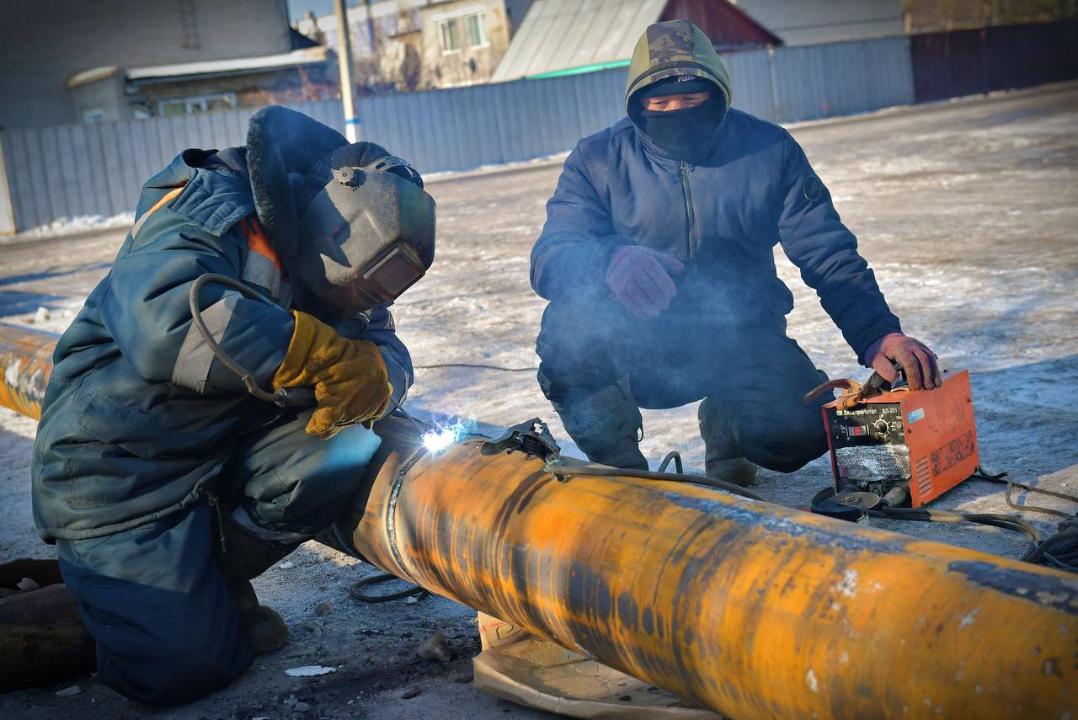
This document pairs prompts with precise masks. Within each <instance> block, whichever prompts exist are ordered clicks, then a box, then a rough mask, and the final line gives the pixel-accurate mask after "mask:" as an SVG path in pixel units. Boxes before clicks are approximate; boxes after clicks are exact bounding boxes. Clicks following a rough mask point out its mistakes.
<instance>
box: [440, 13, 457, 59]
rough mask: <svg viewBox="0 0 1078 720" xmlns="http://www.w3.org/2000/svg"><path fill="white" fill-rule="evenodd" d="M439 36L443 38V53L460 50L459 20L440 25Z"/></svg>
mask: <svg viewBox="0 0 1078 720" xmlns="http://www.w3.org/2000/svg"><path fill="white" fill-rule="evenodd" d="M438 34H439V35H440V36H441V38H442V53H443V54H445V53H452V52H457V51H458V50H460V23H459V21H458V20H457V18H452V19H450V20H443V21H441V22H440V23H438Z"/></svg>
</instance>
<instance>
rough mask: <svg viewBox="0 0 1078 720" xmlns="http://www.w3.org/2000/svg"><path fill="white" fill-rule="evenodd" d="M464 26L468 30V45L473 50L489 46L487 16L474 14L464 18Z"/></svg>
mask: <svg viewBox="0 0 1078 720" xmlns="http://www.w3.org/2000/svg"><path fill="white" fill-rule="evenodd" d="M464 26H465V27H466V28H467V29H468V44H469V45H471V46H472V47H473V48H481V47H486V46H487V45H489V44H490V41H489V40H488V39H487V16H486V14H484V13H475V14H474V15H468V16H467V17H465V18H464Z"/></svg>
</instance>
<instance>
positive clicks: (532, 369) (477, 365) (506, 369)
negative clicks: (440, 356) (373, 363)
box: [412, 363, 539, 372]
mask: <svg viewBox="0 0 1078 720" xmlns="http://www.w3.org/2000/svg"><path fill="white" fill-rule="evenodd" d="M412 367H413V368H415V369H416V370H439V369H442V368H470V369H472V370H497V371H499V372H538V371H539V368H538V367H502V366H501V365H484V364H483V363H435V364H433V365H413V366H412Z"/></svg>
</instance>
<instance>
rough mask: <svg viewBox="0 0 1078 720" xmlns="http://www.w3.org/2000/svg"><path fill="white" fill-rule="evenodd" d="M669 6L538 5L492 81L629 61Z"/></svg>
mask: <svg viewBox="0 0 1078 720" xmlns="http://www.w3.org/2000/svg"><path fill="white" fill-rule="evenodd" d="M665 5H666V0H536V1H535V2H534V3H533V4H532V6H531V8H530V9H529V10H528V14H527V15H526V16H525V17H524V22H523V23H521V25H520V29H519V30H517V34H516V36H514V37H513V41H512V42H511V43H510V44H509V49H508V50H507V51H506V53H505V57H503V58H502V61H501V63H499V64H498V69H497V70H495V71H494V75H493V77H492V78H491V80H493V81H494V82H500V81H503V80H516V79H517V78H522V77H527V76H529V75H542V74H547V73H551V72H556V71H559V70H570V69H573V68H579V67H587V66H604V65H609V64H610V63H616V62H618V61H622V60H624V61H628V59H629V58H630V57H632V54H633V46H635V45H636V41H637V39H638V38H639V37H640V34H641V33H643V32H644V30H645V29H646V28H647V26H648V25H650V24H652V23H653V22H655V21H656V20H658V18H659V14H660V13H662V11H663V7H664V6H665Z"/></svg>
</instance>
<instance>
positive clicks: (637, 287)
mask: <svg viewBox="0 0 1078 720" xmlns="http://www.w3.org/2000/svg"><path fill="white" fill-rule="evenodd" d="M730 94H731V92H730V78H729V75H728V74H727V71H726V68H725V67H724V66H723V63H722V60H720V58H719V56H718V55H717V54H716V53H715V50H714V47H713V46H712V44H711V41H710V40H709V39H708V38H707V36H706V35H705V34H704V33H703V32H702V31H701V30H700V29H698V28H697V27H695V26H694V25H692V24H691V23H689V22H687V21H684V20H676V21H670V22H662V23H657V24H655V25H652V26H651V27H649V28H648V29H647V31H646V32H645V34H644V36H643V37H642V38H640V41H639V42H638V43H637V46H636V50H635V51H634V53H633V58H632V62H631V64H630V66H629V83H628V88H627V90H626V94H625V108H626V112H627V115H628V117H627V118H625V119H623V120H622V121H621V122H619V123H617V124H616V125H614V126H612V127H610V128H608V129H607V130H604V131H602V132H600V133H597V134H595V135H592V136H591V137H588V138H585V139H583V140H581V141H580V142H579V143H578V144H577V146H576V149H575V150H574V151H573V152H572V153H571V154H570V155H569V158H568V159H567V160H566V162H565V168H564V170H563V171H562V174H561V178H560V179H559V181H558V187H557V190H556V191H555V193H554V196H553V197H552V198H551V199H550V202H549V203H548V204H547V222H546V226H545V227H544V228H543V233H542V235H541V237H540V238H539V240H538V242H537V243H536V245H535V248H534V249H533V251H532V265H531V280H532V287H533V288H534V289H535V290H536V292H538V293H539V294H540V295H541V296H543V297H544V298H546V299H548V300H549V301H550V304H549V305H548V306H547V309H546V312H545V314H544V316H543V324H542V331H541V333H540V335H539V338H538V341H537V351H538V353H539V356H540V359H541V360H542V363H541V365H540V369H539V383H540V385H541V386H542V389H543V391H544V393H545V394H546V396H547V398H548V399H549V400H550V401H551V402H552V404H553V405H554V408H555V410H557V412H558V414H559V415H560V416H561V419H562V422H563V423H564V425H565V429H566V430H567V431H568V433H569V434H570V435H571V436H572V437H573V439H574V440H575V441H576V443H577V445H578V446H579V447H580V449H581V450H583V451H584V452H585V453H586V454H587V455H588V457H589V458H590V459H591V460H592V461H595V462H600V463H604V464H607V465H615V466H619V467H625V468H637V469H644V468H647V461H646V460H645V459H644V456H643V455H642V454H641V452H640V449H639V447H638V441H639V439H640V432H641V425H642V423H641V416H640V410H639V408H641V407H645V408H671V407H677V406H680V405H685V404H687V403H690V402H693V401H696V400H701V399H702V400H703V402H702V403H701V405H700V411H699V416H700V431H701V434H702V435H703V438H704V443H705V449H706V468H707V474H708V476H709V477H712V478H714V479H717V480H722V481H727V482H735V483H738V484H742V485H748V484H752V483H753V482H754V481H755V478H756V471H757V466H763V467H766V468H770V469H772V470H777V471H781V472H789V471H792V470H796V469H797V468H799V467H801V466H802V465H804V464H805V463H807V462H808V461H810V460H812V459H813V458H816V457H818V456H819V455H821V454H822V453H823V452H824V451H825V450H826V447H827V445H826V439H825V435H824V431H823V427H822V422H821V418H820V410H819V402H824V401H825V400H824V399H823V398H821V399H820V401H819V402H818V403H815V404H812V405H805V404H803V403H802V400H801V398H802V396H803V395H804V394H805V393H806V392H807V391H809V390H810V389H812V388H813V387H815V386H816V385H818V384H819V383H821V382H823V381H825V380H826V378H825V376H824V374H823V373H822V372H820V371H819V370H817V369H816V368H815V366H814V365H813V363H812V361H811V360H809V358H808V356H807V355H805V353H804V352H802V350H801V348H799V347H798V346H797V343H795V342H794V341H793V340H791V339H790V338H789V337H787V335H786V314H787V313H789V312H790V310H791V309H792V308H793V296H792V295H791V293H790V291H789V290H788V289H787V288H786V286H785V285H783V284H782V282H781V281H780V280H779V279H778V277H777V275H776V271H775V262H774V257H773V254H772V253H773V248H774V246H775V245H776V244H781V245H782V249H783V250H784V251H785V252H786V255H787V256H788V257H789V258H790V259H791V260H792V261H793V262H794V263H795V264H796V265H797V266H798V267H799V268H800V270H801V277H802V278H803V279H804V280H805V282H806V283H808V284H809V285H810V286H812V287H813V288H815V289H816V291H817V294H818V295H819V296H820V300H821V302H822V304H823V307H824V309H825V310H826V311H827V312H828V314H830V316H831V318H832V320H834V322H835V324H836V325H838V327H839V328H840V329H841V330H842V333H843V335H844V336H845V338H846V341H847V342H848V343H849V345H850V347H851V348H852V349H853V351H854V352H855V353H856V354H857V357H858V359H859V360H860V361H861V362H862V363H864V364H865V365H867V366H871V367H873V368H875V369H876V370H877V371H879V372H880V373H881V374H883V375H884V376H885V377H886V378H887V379H889V380H890V379H893V378H894V376H895V372H894V370H893V368H892V363H891V361H892V360H897V361H898V362H899V363H900V364H901V365H902V367H903V369H904V370H905V374H906V376H907V378H908V379H909V381H910V385H911V386H912V387H914V388H919V387H922V386H924V387H929V388H931V387H935V386H936V385H938V384H939V383H940V377H939V371H938V369H937V367H936V360H935V355H934V354H933V353H932V351H931V350H929V349H928V348H927V347H925V346H924V345H922V344H921V343H919V342H918V341H916V340H914V339H913V338H910V337H907V336H905V335H903V334H902V332H901V329H900V326H899V322H898V318H896V317H895V316H894V315H893V314H892V313H891V311H890V310H889V309H888V306H887V303H886V302H885V301H884V298H883V295H882V293H881V292H880V289H879V287H878V286H877V284H876V279H875V277H874V276H873V274H872V271H871V270H870V269H869V267H868V265H867V263H866V262H865V260H864V259H863V258H862V257H861V256H860V254H858V252H857V241H856V239H855V238H854V236H853V234H852V233H851V232H850V231H849V230H848V229H846V227H845V226H844V225H843V224H842V222H841V221H840V220H839V217H838V214H837V213H836V212H835V208H834V206H833V205H832V203H831V197H830V195H829V194H828V192H827V189H826V188H825V187H824V186H823V184H822V183H821V182H820V180H819V178H817V177H816V175H815V174H814V173H813V171H812V168H811V167H810V166H809V163H808V161H807V160H806V158H805V154H804V152H803V151H802V150H801V148H800V146H798V144H797V143H796V142H795V141H794V139H793V138H792V137H791V136H790V134H789V133H788V132H786V131H785V130H784V129H782V128H781V127H778V126H777V125H773V124H771V123H769V122H765V121H763V120H760V119H758V118H755V117H752V116H751V115H748V114H747V113H744V112H740V111H738V110H733V109H730V107H729V105H730Z"/></svg>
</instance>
